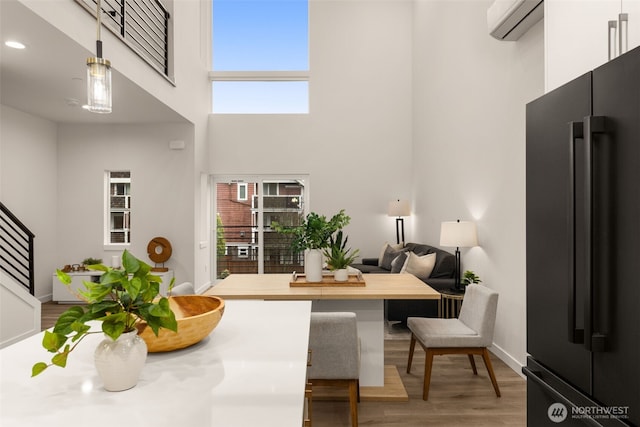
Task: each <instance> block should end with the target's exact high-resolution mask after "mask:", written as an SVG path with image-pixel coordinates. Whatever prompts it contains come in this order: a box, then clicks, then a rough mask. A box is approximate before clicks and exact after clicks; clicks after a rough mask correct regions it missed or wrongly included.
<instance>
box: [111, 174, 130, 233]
mask: <svg viewBox="0 0 640 427" xmlns="http://www.w3.org/2000/svg"><path fill="white" fill-rule="evenodd" d="M105 180H106V184H107V185H106V188H107V191H106V206H107V209H106V212H105V214H106V221H105V223H106V227H105V243H106V244H113V245H119V244H129V243H131V172H129V171H107V172H106V174H105Z"/></svg>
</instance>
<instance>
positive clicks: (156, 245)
mask: <svg viewBox="0 0 640 427" xmlns="http://www.w3.org/2000/svg"><path fill="white" fill-rule="evenodd" d="M171 252H172V249H171V243H170V242H169V241H168V240H167V239H166V238H164V237H154V238H153V239H151V241H150V242H149V244H148V245H147V254H148V255H149V259H151V261H153V262H155V263H156V264H164V263H165V262H167V260H168V259H169V258H171ZM153 270H154V271H167V270H168V268H164V266H163V267H157V266H156V267H155V268H153Z"/></svg>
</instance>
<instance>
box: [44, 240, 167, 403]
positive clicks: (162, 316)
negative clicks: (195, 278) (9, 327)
mask: <svg viewBox="0 0 640 427" xmlns="http://www.w3.org/2000/svg"><path fill="white" fill-rule="evenodd" d="M88 267H89V269H90V270H97V271H102V272H103V274H102V275H101V276H100V281H99V282H98V283H94V282H90V281H84V286H85V288H86V291H80V293H79V294H78V295H77V296H78V297H79V298H81V299H83V300H84V301H85V302H86V303H87V304H86V305H82V306H73V307H71V308H69V309H68V310H66V311H65V312H63V313H62V314H61V315H60V317H59V318H58V319H57V321H56V323H55V326H54V327H53V330H51V331H49V330H47V331H45V333H44V338H43V340H42V346H43V347H44V348H45V349H46V350H47V351H49V352H51V353H54V355H53V357H52V358H51V363H45V362H39V363H36V364H35V365H33V368H32V376H36V375H39V374H40V373H42V372H43V371H44V370H45V369H47V368H48V367H49V366H53V365H55V366H60V367H63V368H64V367H65V366H66V365H67V359H68V357H69V354H70V353H71V352H72V351H73V350H74V349H75V348H76V347H77V346H78V344H80V342H81V341H82V340H83V339H84V338H86V337H87V336H89V335H91V334H98V333H103V334H104V335H105V340H104V341H103V342H102V343H100V345H99V346H98V348H97V349H96V355H95V359H96V368H97V370H98V374H99V375H100V377H101V378H102V380H103V382H104V385H105V388H106V389H107V390H110V391H119V390H125V389H127V388H131V387H133V386H134V385H135V384H136V383H137V381H138V376H139V374H140V371H141V370H142V367H143V366H144V361H145V359H146V354H147V347H146V344H145V342H144V341H143V340H142V339H141V338H140V337H138V336H137V334H138V330H137V329H136V324H137V323H138V322H139V321H141V320H143V321H145V322H146V323H147V325H148V326H149V327H151V329H152V330H153V332H154V333H155V334H156V335H158V331H159V330H160V329H161V328H166V329H169V330H172V331H177V329H178V324H177V322H176V318H175V314H174V313H173V311H172V310H171V308H170V307H169V301H168V299H167V298H165V297H161V298H157V297H158V294H159V291H160V282H161V281H162V279H161V278H160V277H158V276H154V275H152V274H151V266H149V265H148V264H146V263H145V262H143V261H141V260H139V259H137V258H136V257H135V256H133V255H132V254H131V253H130V252H129V251H127V250H125V251H124V252H123V254H122V269H114V268H111V267H107V266H105V265H103V264H93V265H89V266H88ZM57 276H58V280H60V281H61V282H62V283H63V284H64V285H66V286H69V285H70V284H71V277H69V275H68V274H66V273H64V272H63V271H60V270H57ZM171 285H173V283H172V284H171ZM91 321H99V322H101V330H95V329H92V328H91V325H90V324H89V322H91ZM142 346H144V347H142ZM123 347H131V348H132V355H131V357H126V358H125V359H128V360H127V361H126V362H127V366H122V365H123V363H124V362H125V360H124V359H120V361H119V362H118V361H117V360H115V362H116V363H120V365H119V366H116V367H113V366H111V365H109V363H110V362H113V360H109V357H108V356H109V353H113V352H114V351H121V350H116V348H123ZM103 356H104V357H103ZM129 359H130V360H129ZM134 368H135V369H134ZM136 370H137V372H135V371H136ZM114 373H115V378H110V376H112V374H114ZM127 373H130V374H131V375H127Z"/></svg>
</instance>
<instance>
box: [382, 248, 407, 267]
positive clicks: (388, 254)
mask: <svg viewBox="0 0 640 427" xmlns="http://www.w3.org/2000/svg"><path fill="white" fill-rule="evenodd" d="M403 251H404V249H400V250H396V249H394V248H393V247H392V246H391V245H387V249H385V251H384V255H383V256H382V261H381V262H380V265H379V266H380V268H384V269H385V270H391V261H393V260H394V259H396V257H397V256H398V255H400V254H401V253H402V252H403Z"/></svg>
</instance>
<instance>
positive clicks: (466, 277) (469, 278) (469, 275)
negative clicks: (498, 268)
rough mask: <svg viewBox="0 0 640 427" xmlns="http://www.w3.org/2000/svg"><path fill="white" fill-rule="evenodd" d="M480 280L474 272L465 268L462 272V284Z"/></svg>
mask: <svg viewBox="0 0 640 427" xmlns="http://www.w3.org/2000/svg"><path fill="white" fill-rule="evenodd" d="M480 282H482V280H480V277H478V276H477V275H476V273H474V272H473V271H471V270H467V271H465V272H464V274H463V275H462V284H463V285H465V286H466V285H470V284H472V283H480Z"/></svg>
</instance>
